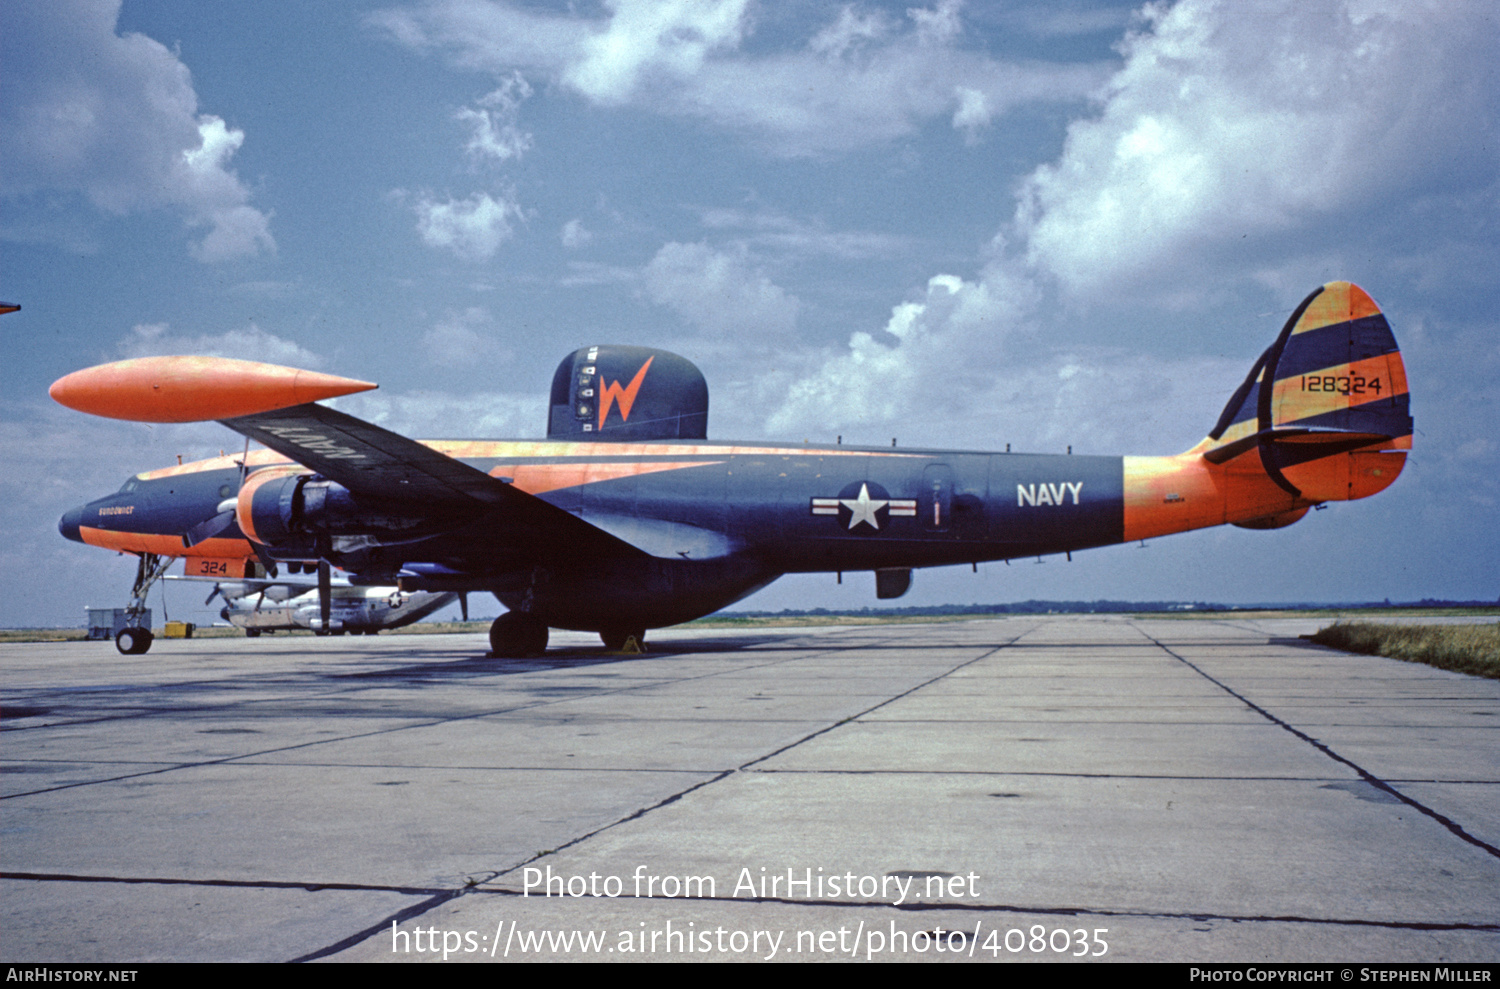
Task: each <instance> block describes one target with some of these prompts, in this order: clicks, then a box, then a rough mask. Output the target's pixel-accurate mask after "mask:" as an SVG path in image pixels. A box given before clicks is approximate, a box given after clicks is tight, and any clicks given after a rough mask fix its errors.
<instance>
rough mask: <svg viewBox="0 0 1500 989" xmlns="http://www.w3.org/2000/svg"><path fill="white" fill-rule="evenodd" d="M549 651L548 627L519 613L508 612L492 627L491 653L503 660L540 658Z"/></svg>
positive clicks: (497, 619) (496, 620)
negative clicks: (526, 657)
mask: <svg viewBox="0 0 1500 989" xmlns="http://www.w3.org/2000/svg"><path fill="white" fill-rule="evenodd" d="M546 651H547V626H546V625H545V624H544V623H542V622H540V621H538V620H537V619H535V618H533V617H531V616H530V615H523V614H521V613H520V612H518V611H507V612H506V613H505V614H503V615H501V616H500V617H499V618H496V619H495V624H493V625H491V626H490V652H491V654H492V655H494V656H497V657H499V658H501V659H520V658H522V657H524V656H540V655H541V654H542V653H544V652H546Z"/></svg>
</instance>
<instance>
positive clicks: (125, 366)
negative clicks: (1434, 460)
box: [51, 282, 1412, 656]
mask: <svg viewBox="0 0 1500 989" xmlns="http://www.w3.org/2000/svg"><path fill="white" fill-rule="evenodd" d="M373 387H375V386H374V385H371V384H368V383H365V382H359V381H353V380H351V379H346V378H337V377H334V376H331V375H321V374H315V373H313V372H307V371H298V370H296V369H292V368H281V367H275V366H272V365H265V364H256V363H252V362H247V361H231V360H224V359H216V358H195V357H162V358H144V359H139V360H133V361H122V362H118V363H116V364H107V365H102V366H100V367H95V368H89V369H86V370H83V371H78V372H75V373H74V374H71V375H68V376H67V377H65V378H62V379H60V380H59V381H58V382H57V383H56V384H54V385H53V386H52V392H51V393H52V395H53V397H54V398H55V399H57V400H58V401H59V402H61V403H62V404H64V405H67V406H69V407H71V408H75V409H79V410H81V411H86V412H91V413H93V414H96V415H104V416H112V417H115V418H122V419H131V420H138V421H147V422H180V421H188V420H193V419H197V420H202V419H217V420H219V421H220V422H223V423H224V424H225V425H226V426H228V427H230V428H231V429H233V430H235V431H237V432H239V433H241V434H243V435H245V436H247V437H249V438H251V439H254V440H256V441H258V442H260V443H261V444H263V445H264V446H266V447H267V448H268V449H266V450H256V451H253V452H250V453H248V454H247V456H246V457H244V458H241V459H242V460H243V463H242V462H241V459H235V458H230V457H219V458H215V459H212V460H206V461H201V462H198V463H192V464H183V465H180V466H177V467H168V468H165V469H162V470H157V471H150V472H147V473H144V474H138V475H136V476H135V477H132V478H131V479H129V480H128V481H127V482H126V483H125V486H124V487H123V488H122V489H121V490H120V491H119V492H117V493H116V494H113V495H109V496H107V497H105V498H101V499H98V500H96V501H93V502H90V503H88V504H87V505H85V506H82V507H80V508H76V509H74V510H72V511H70V512H68V513H67V514H66V515H65V516H63V519H62V521H61V523H60V528H61V530H62V532H63V534H64V535H65V536H67V537H68V538H70V539H75V540H78V541H81V542H85V543H89V544H92V545H96V546H101V547H104V548H108V549H114V550H119V551H123V552H127V553H133V554H136V555H137V556H139V557H140V558H141V565H140V568H139V570H138V573H137V580H136V591H135V600H136V601H137V602H138V603H140V605H141V606H142V607H143V603H144V588H145V587H149V586H150V583H151V581H152V580H153V579H155V576H159V573H160V571H161V570H163V569H164V565H163V563H162V560H163V559H166V560H167V561H168V562H170V559H172V558H175V557H189V558H193V559H196V560H198V561H199V565H200V568H201V567H203V566H208V567H210V568H212V567H220V568H223V571H224V572H225V573H230V572H233V571H235V570H236V568H241V569H243V567H244V565H245V564H246V562H247V561H250V560H252V559H254V558H259V559H260V560H261V561H262V562H263V563H270V564H272V565H273V566H274V564H275V563H277V562H278V561H280V562H290V563H292V564H293V565H294V566H297V567H298V568H302V567H306V568H308V569H312V568H313V567H316V568H318V569H319V571H320V572H321V573H322V574H323V575H324V583H325V585H326V582H327V580H326V574H327V572H328V569H329V567H330V565H334V566H338V567H340V568H342V569H344V570H346V571H348V572H349V573H350V574H351V575H353V577H352V579H353V580H354V581H355V582H356V583H363V584H386V583H399V585H400V586H401V587H402V588H403V589H405V590H411V591H419V590H420V591H456V592H469V591H489V592H492V593H494V594H495V595H496V596H497V597H498V598H499V599H500V601H501V602H502V603H503V604H505V606H506V607H507V608H509V609H510V610H509V612H508V613H507V614H505V615H502V616H501V617H500V618H499V619H497V620H496V621H495V624H494V626H493V627H492V628H491V631H490V641H491V645H492V647H493V649H494V652H495V653H496V654H498V655H506V656H511V655H527V654H532V653H536V652H540V651H542V650H543V649H545V647H546V641H547V629H548V627H549V626H551V627H554V628H570V629H579V630H585V631H594V632H598V633H600V635H601V637H602V638H603V639H604V641H605V643H606V644H607V645H611V646H618V645H619V644H621V643H623V642H624V641H625V640H626V639H627V638H629V637H632V636H634V637H635V638H636V639H637V640H638V641H639V640H640V639H642V638H643V636H644V634H645V631H646V630H647V629H650V628H659V627H662V626H666V625H673V624H677V623H679V622H683V621H688V620H691V619H693V618H696V617H699V616H701V615H704V614H708V613H710V612H712V611H716V610H718V609H719V608H722V607H724V606H725V605H728V604H731V603H733V602H734V601H737V600H739V599H740V598H743V597H745V596H746V595H748V594H750V593H752V592H754V591H755V590H757V589H759V588H761V587H763V586H765V585H766V584H768V583H770V582H771V581H772V580H774V579H776V577H778V576H780V575H781V574H783V573H793V572H817V571H824V572H827V571H841V572H842V571H854V570H872V571H875V573H876V589H877V595H878V596H879V597H882V598H890V597H899V596H900V595H901V594H902V593H904V592H905V590H906V588H907V587H908V586H909V585H910V582H911V570H912V569H913V568H917V567H928V566H943V565H951V564H957V563H970V562H973V563H978V562H981V561H989V560H1004V559H1011V558H1015V557H1027V556H1036V555H1041V554H1048V553H1064V552H1068V553H1071V552H1072V551H1073V550H1081V549H1087V548H1090V547H1095V546H1105V545H1110V544H1113V543H1119V542H1125V541H1134V540H1137V539H1142V538H1146V537H1149V536H1158V535H1164V534H1166V533H1172V532H1182V531H1185V530H1189V529H1197V528H1202V527H1205V526H1212V525H1222V524H1225V523H1232V524H1235V525H1240V526H1244V527H1247V528H1277V527H1280V526H1284V525H1289V524H1291V523H1292V522H1295V521H1297V520H1298V519H1300V518H1301V517H1302V516H1303V515H1304V514H1306V512H1307V511H1308V509H1309V508H1311V507H1313V506H1315V505H1319V504H1321V503H1323V502H1327V501H1344V500H1350V499H1354V498H1363V497H1366V496H1368V495H1372V494H1374V493H1376V492H1378V491H1380V490H1383V489H1384V488H1385V487H1387V486H1388V485H1390V484H1391V482H1393V481H1394V480H1395V479H1396V476H1397V475H1398V474H1399V473H1400V472H1401V469H1402V466H1403V465H1404V463H1405V457H1406V451H1407V450H1408V449H1409V448H1410V446H1411V436H1412V420H1411V416H1410V413H1409V405H1408V396H1407V385H1406V375H1405V369H1404V367H1403V365H1402V362H1401V355H1400V352H1399V350H1398V349H1397V346H1396V341H1395V338H1394V337H1393V336H1392V334H1391V330H1390V326H1389V324H1388V323H1387V322H1386V319H1385V317H1384V315H1382V314H1381V312H1380V310H1379V309H1378V308H1377V307H1376V305H1375V303H1374V302H1373V301H1372V300H1371V299H1370V297H1369V296H1368V295H1366V294H1365V293H1364V292H1363V291H1362V290H1361V289H1359V288H1358V287H1356V286H1354V285H1351V284H1349V283H1347V282H1333V283H1331V284H1328V285H1325V286H1323V287H1322V288H1320V289H1318V290H1317V291H1316V292H1314V293H1312V295H1310V296H1308V298H1307V299H1306V300H1305V301H1304V302H1303V303H1302V305H1300V306H1299V307H1298V308H1297V310H1296V312H1294V313H1293V315H1292V317H1291V318H1290V319H1289V320H1288V321H1287V323H1286V326H1285V328H1284V329H1283V330H1282V332H1281V334H1280V335H1279V336H1278V337H1277V339H1276V340H1275V341H1274V342H1273V343H1272V345H1271V346H1270V348H1268V349H1267V350H1266V352H1265V353H1264V354H1263V355H1262V356H1261V358H1260V359H1259V360H1258V361H1256V363H1255V365H1254V366H1253V367H1252V369H1251V371H1250V374H1249V375H1248V376H1247V377H1246V379H1245V381H1244V382H1243V384H1241V385H1240V387H1239V388H1238V389H1237V390H1236V391H1235V392H1234V394H1233V396H1232V397H1231V398H1230V401H1229V403H1228V405H1227V406H1226V407H1225V410H1224V413H1223V415H1222V416H1221V417H1220V419H1219V421H1218V422H1217V423H1216V424H1215V426H1214V428H1213V429H1212V430H1211V431H1210V433H1209V435H1208V437H1207V438H1205V439H1204V440H1203V442H1201V443H1199V444H1198V445H1197V446H1195V447H1194V448H1193V449H1191V450H1188V451H1187V452H1185V453H1182V454H1179V455H1177V456H1173V457H1097V456H1071V455H1069V456H1044V455H1035V454H1019V453H1017V454H1012V453H967V452H957V451H933V450H897V449H886V448H859V447H852V446H842V445H836V446H812V445H805V444H804V445H800V446H787V445H775V444H744V443H718V442H712V441H709V440H707V438H706V435H707V422H708V389H707V386H706V384H705V383H704V380H703V376H702V374H701V373H699V371H698V369H697V368H696V367H694V366H693V365H692V364H691V363H690V362H689V361H687V360H685V359H683V358H681V357H678V356H677V355H675V354H670V353H667V352H665V351H661V350H652V349H648V348H642V347H625V346H597V347H584V348H580V349H579V350H577V351H575V352H574V353H573V354H571V355H569V356H568V357H567V358H566V359H564V361H563V362H562V364H561V365H559V367H558V369H557V372H556V374H555V375H554V377H553V382H552V392H551V402H550V411H549V417H548V429H547V439H546V440H534V441H527V440H521V441H486V440H473V441H426V442H418V441H415V440H410V439H407V438H405V437H402V436H399V435H397V434H395V433H392V432H390V431H388V430H385V429H382V428H380V427H378V426H374V425H372V424H370V423H366V422H363V421H361V420H359V419H356V418H354V417H352V416H349V415H346V414H344V413H341V412H337V411H335V410H332V409H329V408H327V407H324V406H321V405H318V404H316V403H317V402H318V401H319V400H321V399H325V398H331V397H335V396H338V395H345V394H350V393H352V392H356V391H362V390H365V389H368V388H373ZM327 594H328V592H327V590H326V589H325V590H324V592H323V595H324V606H325V609H326V607H327ZM143 641H144V643H145V645H146V646H149V642H150V639H149V633H146V634H145V636H144V637H143V636H142V635H141V634H139V630H137V634H136V635H135V636H134V637H133V638H131V639H130V641H129V643H128V644H130V645H131V646H132V647H133V648H136V649H137V650H143V649H144V646H142V645H141V643H142V642H143ZM121 647H122V648H125V644H124V643H122V646H121Z"/></svg>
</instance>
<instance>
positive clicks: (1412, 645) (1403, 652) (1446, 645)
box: [1309, 622, 1500, 680]
mask: <svg viewBox="0 0 1500 989" xmlns="http://www.w3.org/2000/svg"><path fill="white" fill-rule="evenodd" d="M1309 638H1310V639H1311V640H1312V641H1313V642H1316V643H1318V644H1319V645H1322V646H1331V647H1333V648H1334V649H1342V650H1344V651H1345V652H1360V653H1365V654H1367V655H1371V656H1385V657H1387V658H1389V659H1404V660H1407V661H1408V662H1412V663H1426V664H1427V665H1428V666H1436V667H1437V668H1438V669H1442V670H1453V671H1454V672H1456V673H1468V674H1471V675H1473V676H1482V677H1490V678H1491V679H1495V680H1500V624H1493V625H1388V624H1384V623H1380V622H1337V623H1335V624H1333V625H1330V626H1328V627H1327V628H1325V629H1321V630H1320V631H1318V632H1317V633H1316V634H1314V635H1312V636H1309Z"/></svg>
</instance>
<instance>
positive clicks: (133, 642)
mask: <svg viewBox="0 0 1500 989" xmlns="http://www.w3.org/2000/svg"><path fill="white" fill-rule="evenodd" d="M176 562H177V557H175V556H158V555H156V554H155V553H142V554H141V562H140V563H139V564H138V565H137V566H136V568H135V585H134V586H133V587H131V589H130V605H129V607H127V608H126V609H125V627H124V628H122V629H120V631H119V634H117V635H116V636H115V648H116V649H118V650H120V652H122V653H124V654H125V655H126V656H139V655H140V654H141V653H143V652H145V651H146V650H147V649H150V648H151V642H152V640H153V639H154V638H155V636H153V635H152V634H151V630H150V629H149V628H145V627H143V626H142V624H141V619H142V618H143V617H144V616H145V614H146V592H147V591H149V590H151V585H152V584H154V583H156V582H157V581H158V580H160V579H161V576H162V574H164V573H166V572H167V568H168V567H170V566H171V565H172V564H174V563H176Z"/></svg>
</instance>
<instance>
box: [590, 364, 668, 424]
mask: <svg viewBox="0 0 1500 989" xmlns="http://www.w3.org/2000/svg"><path fill="white" fill-rule="evenodd" d="M654 360H656V357H655V356H651V357H648V358H646V363H644V364H642V365H641V369H640V370H639V371H637V372H635V377H633V378H631V379H630V384H628V385H626V386H625V387H624V388H621V387H620V383H619V382H618V381H612V382H610V383H609V384H606V385H605V386H604V388H603V389H602V392H603V394H601V395H600V396H599V399H600V400H599V428H600V429H603V428H604V420H605V419H606V418H608V417H609V407H610V406H611V405H613V404H614V403H615V402H616V401H618V402H619V403H620V419H621V421H623V422H629V421H630V407H631V406H633V405H634V404H635V393H636V392H638V391H640V389H641V382H642V381H645V380H646V369H647V368H648V367H650V366H651V362H652V361H654Z"/></svg>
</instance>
